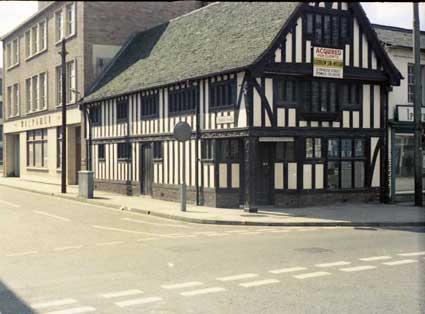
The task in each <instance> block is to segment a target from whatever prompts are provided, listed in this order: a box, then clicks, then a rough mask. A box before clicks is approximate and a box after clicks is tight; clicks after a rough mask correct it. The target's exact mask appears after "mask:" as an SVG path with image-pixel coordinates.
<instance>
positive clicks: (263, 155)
mask: <svg viewBox="0 0 425 314" xmlns="http://www.w3.org/2000/svg"><path fill="white" fill-rule="evenodd" d="M273 151H274V149H273V144H272V143H259V145H258V161H257V178H256V182H255V186H256V188H255V189H256V204H258V205H272V204H273V168H274V167H273V166H274V165H273Z"/></svg>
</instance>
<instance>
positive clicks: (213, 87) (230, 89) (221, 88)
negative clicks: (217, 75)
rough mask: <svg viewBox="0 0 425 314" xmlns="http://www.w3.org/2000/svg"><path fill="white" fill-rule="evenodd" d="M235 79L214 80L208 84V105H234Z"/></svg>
mask: <svg viewBox="0 0 425 314" xmlns="http://www.w3.org/2000/svg"><path fill="white" fill-rule="evenodd" d="M236 99H237V97H236V80H235V79H231V80H226V81H216V82H213V83H211V84H210V107H211V108H220V107H230V106H235V105H236V101H237V100H236Z"/></svg>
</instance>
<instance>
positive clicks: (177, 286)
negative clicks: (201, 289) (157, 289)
mask: <svg viewBox="0 0 425 314" xmlns="http://www.w3.org/2000/svg"><path fill="white" fill-rule="evenodd" d="M201 285H203V283H202V282H199V281H191V282H183V283H178V284H172V285H163V286H161V287H162V288H163V289H167V290H172V289H182V288H190V287H196V286H201Z"/></svg>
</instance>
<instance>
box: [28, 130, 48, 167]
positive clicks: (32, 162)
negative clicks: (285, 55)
mask: <svg viewBox="0 0 425 314" xmlns="http://www.w3.org/2000/svg"><path fill="white" fill-rule="evenodd" d="M47 154H48V150H47V129H40V130H33V131H28V132H27V166H28V167H36V168H47Z"/></svg>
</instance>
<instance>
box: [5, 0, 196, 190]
mask: <svg viewBox="0 0 425 314" xmlns="http://www.w3.org/2000/svg"><path fill="white" fill-rule="evenodd" d="M201 5H202V3H201V2H198V1H184V2H94V1H90V2H88V1H87V2H82V1H76V2H69V1H67V2H61V1H42V2H40V3H39V9H38V11H37V12H36V13H35V14H34V15H33V16H31V17H30V18H29V19H27V20H26V21H24V22H23V23H22V24H20V25H19V26H18V27H16V28H15V29H14V30H12V31H11V32H9V33H8V34H6V35H5V36H3V37H2V41H3V49H4V53H3V56H4V57H3V58H4V62H3V64H4V81H3V85H4V91H5V97H4V98H5V101H4V103H5V105H4V112H3V114H4V118H5V119H4V120H5V121H4V133H5V136H4V138H5V141H4V142H5V143H4V150H5V162H4V175H5V176H20V177H23V178H28V179H33V180H42V181H48V182H59V178H60V171H61V170H60V169H61V165H60V151H61V150H60V146H61V128H60V125H61V88H60V86H61V82H60V77H61V75H60V74H61V70H60V67H59V65H60V62H61V59H60V55H59V54H58V52H59V50H60V47H61V45H60V43H61V41H62V39H63V38H66V42H67V44H66V45H67V47H66V49H67V52H68V54H67V56H66V59H67V65H66V67H67V80H66V81H67V104H66V106H67V117H68V121H67V146H68V150H67V152H68V153H67V165H68V167H67V182H68V184H75V183H76V182H77V172H78V170H79V169H84V168H85V164H86V161H85V159H84V156H86V154H85V152H84V151H85V143H84V136H82V135H83V134H84V130H82V129H81V122H82V117H83V115H82V113H81V112H80V110H79V108H78V100H79V99H81V98H82V97H84V95H85V93H86V90H87V89H88V87H89V86H90V84H92V83H93V81H94V79H95V77H96V76H97V75H98V74H99V73H101V72H102V71H103V69H104V68H105V67H106V66H107V64H108V63H109V62H110V60H111V59H112V58H113V57H114V55H115V53H116V52H117V51H118V50H119V49H120V48H121V46H122V45H123V44H125V42H126V40H127V38H128V37H129V36H130V34H132V33H133V32H136V31H142V30H145V29H148V28H150V27H153V26H155V25H157V24H160V23H162V22H165V21H167V20H169V19H171V18H174V17H176V16H179V15H182V14H184V13H187V12H189V11H192V10H193V9H196V8H198V7H199V6H201ZM81 157H83V158H81Z"/></svg>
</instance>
